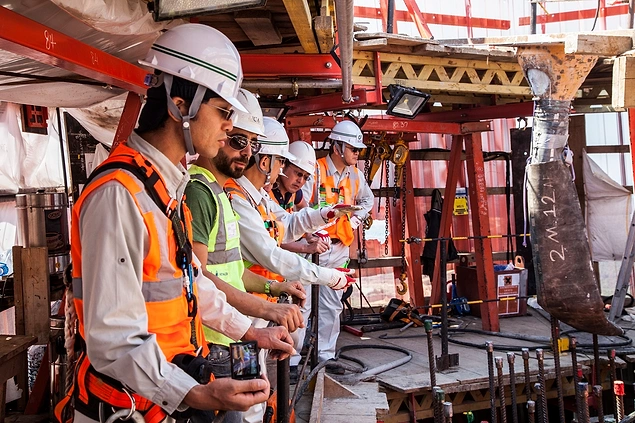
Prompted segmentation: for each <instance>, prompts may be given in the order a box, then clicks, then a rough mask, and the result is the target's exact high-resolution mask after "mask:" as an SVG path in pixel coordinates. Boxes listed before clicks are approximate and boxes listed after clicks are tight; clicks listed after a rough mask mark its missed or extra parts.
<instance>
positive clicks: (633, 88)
mask: <svg viewBox="0 0 635 423" xmlns="http://www.w3.org/2000/svg"><path fill="white" fill-rule="evenodd" d="M611 100H612V106H613V108H615V110H626V109H628V108H630V107H635V57H633V56H619V57H616V58H615V61H614V62H613V92H612V95H611Z"/></svg>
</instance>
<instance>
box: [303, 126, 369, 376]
mask: <svg viewBox="0 0 635 423" xmlns="http://www.w3.org/2000/svg"><path fill="white" fill-rule="evenodd" d="M329 139H330V141H331V148H330V150H329V154H328V156H326V157H323V158H321V159H319V160H318V161H317V172H316V175H315V178H313V179H312V180H310V181H309V182H308V183H307V184H305V185H304V187H303V191H304V195H305V198H307V200H308V201H309V205H311V206H312V207H328V206H330V205H333V204H339V203H345V204H355V205H357V206H361V210H357V211H355V212H353V215H352V216H351V217H350V218H349V217H348V215H346V216H342V217H340V218H339V219H337V221H336V223H335V224H334V225H331V226H329V227H328V228H326V230H327V231H328V233H329V236H330V238H331V246H330V248H329V250H328V251H326V252H324V253H322V254H320V265H322V266H327V267H334V268H342V267H344V268H345V267H347V266H348V263H349V261H350V256H349V255H350V249H349V246H350V245H351V244H352V242H353V239H354V231H355V229H357V227H358V226H359V225H360V224H361V223H362V222H363V221H364V219H365V218H366V217H367V216H368V213H370V211H371V209H372V207H373V202H374V198H373V192H372V191H371V189H370V187H369V186H368V184H367V183H366V179H365V178H364V174H363V173H362V171H361V170H359V169H357V167H356V166H355V165H356V164H357V160H358V159H359V152H360V151H361V150H362V149H363V148H365V147H366V145H365V144H364V143H363V135H362V131H361V130H360V129H359V127H358V126H357V124H356V123H355V122H352V121H349V120H344V121H342V122H338V123H337V124H336V125H335V126H334V127H333V130H332V131H331V133H330V135H329ZM342 293H343V291H332V290H330V289H322V290H320V305H319V316H320V317H319V321H318V328H319V334H318V340H319V341H318V343H319V345H318V355H319V360H320V361H325V360H329V359H331V358H334V357H335V345H336V343H337V338H338V336H339V333H340V314H341V312H342V302H341V299H342ZM327 371H332V372H341V371H340V369H338V368H337V367H335V366H329V365H327Z"/></svg>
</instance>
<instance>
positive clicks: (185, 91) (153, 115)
mask: <svg viewBox="0 0 635 423" xmlns="http://www.w3.org/2000/svg"><path fill="white" fill-rule="evenodd" d="M197 88H198V84H196V83H194V82H191V81H187V80H185V79H182V78H179V77H177V76H174V77H173V78H172V90H171V91H170V96H171V97H181V98H182V99H183V100H185V102H186V103H187V107H189V106H190V103H191V102H192V100H193V99H194V94H196V89H197ZM218 97H220V96H219V95H218V94H216V93H215V92H214V91H212V90H210V89H207V90H206V91H205V95H204V96H203V101H202V102H203V103H207V102H208V101H209V100H210V99H212V98H218ZM167 120H168V97H167V94H166V92H165V86H164V85H163V84H161V85H159V86H158V87H152V88H149V89H148V92H147V96H146V103H145V105H144V106H143V109H142V110H141V115H140V116H139V124H138V125H139V126H137V129H136V132H137V133H139V134H143V133H144V132H149V131H153V130H155V129H159V128H162V127H163V126H164V125H165V122H166V121H167Z"/></svg>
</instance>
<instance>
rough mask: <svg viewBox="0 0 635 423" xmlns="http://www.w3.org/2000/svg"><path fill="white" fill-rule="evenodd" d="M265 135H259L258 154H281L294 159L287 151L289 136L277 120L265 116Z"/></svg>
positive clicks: (288, 158)
mask: <svg viewBox="0 0 635 423" xmlns="http://www.w3.org/2000/svg"><path fill="white" fill-rule="evenodd" d="M263 123H264V125H265V136H264V137H262V136H259V137H258V141H259V142H260V145H261V147H260V151H259V152H258V154H262V155H273V156H282V157H284V158H285V159H287V160H295V156H294V155H293V154H291V153H289V136H288V135H287V131H286V130H285V129H284V126H282V124H281V123H280V122H278V121H277V120H275V119H273V118H270V117H267V116H265V117H264V118H263Z"/></svg>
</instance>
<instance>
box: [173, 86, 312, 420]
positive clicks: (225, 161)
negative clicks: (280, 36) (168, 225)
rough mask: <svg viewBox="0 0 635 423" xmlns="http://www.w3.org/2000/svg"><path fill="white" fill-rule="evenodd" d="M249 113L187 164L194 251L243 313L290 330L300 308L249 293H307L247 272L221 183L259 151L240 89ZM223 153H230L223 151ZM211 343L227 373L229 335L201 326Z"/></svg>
mask: <svg viewBox="0 0 635 423" xmlns="http://www.w3.org/2000/svg"><path fill="white" fill-rule="evenodd" d="M237 98H238V100H239V101H240V102H241V104H243V105H244V106H245V108H246V109H247V110H248V111H249V113H242V114H241V116H238V117H237V118H236V119H235V122H234V129H233V130H232V131H231V132H229V133H228V137H227V140H226V141H225V144H226V145H228V146H229V147H231V149H224V150H225V151H223V152H220V153H219V155H218V156H216V157H214V158H209V157H203V156H200V157H199V158H198V159H197V160H196V162H195V163H194V164H193V165H192V166H191V167H190V169H189V173H190V177H191V180H190V182H189V184H188V186H187V188H186V190H185V193H186V202H187V204H188V207H190V210H191V212H192V217H193V221H192V231H193V240H194V245H193V249H194V254H196V256H197V257H198V258H199V260H200V261H201V263H206V268H205V270H203V274H204V275H205V276H207V277H208V278H210V279H211V280H212V281H214V283H215V284H216V286H217V287H218V288H219V289H220V290H221V291H223V292H224V293H225V295H226V296H227V301H228V302H229V303H230V304H233V305H234V307H236V308H237V309H238V310H239V311H240V312H241V313H243V314H246V315H248V316H252V317H260V318H262V319H265V320H268V321H272V322H275V323H277V324H279V325H281V326H285V327H286V328H287V329H288V330H289V332H293V331H295V330H296V329H298V328H299V327H302V326H304V323H303V318H302V314H301V313H300V309H299V308H298V306H297V305H295V304H277V303H275V302H270V301H265V300H263V299H261V298H259V297H257V296H254V295H251V294H248V293H247V292H246V291H248V292H257V293H263V294H267V295H271V296H273V297H277V296H279V295H280V294H281V293H283V292H286V293H288V294H289V295H291V296H293V297H295V298H297V299H299V300H300V302H303V301H304V299H305V298H306V294H305V291H304V288H303V287H302V284H301V283H300V282H284V283H277V282H276V283H271V281H269V280H268V279H266V278H265V277H263V276H260V275H257V274H255V273H253V272H250V271H245V266H244V264H243V260H242V254H241V251H240V232H239V230H238V219H239V216H238V215H237V214H236V213H234V210H233V209H232V206H231V204H230V201H229V198H228V197H227V195H226V194H225V191H224V190H223V185H224V184H225V182H226V181H227V179H229V178H230V177H236V178H238V177H240V176H242V173H243V171H244V169H245V167H246V164H247V163H248V162H249V158H250V157H251V155H252V154H254V153H256V152H258V150H259V147H260V144H259V142H258V141H257V140H256V138H257V136H258V135H263V134H264V126H263V123H262V111H261V109H260V105H259V104H258V100H257V99H256V97H255V96H254V95H253V94H251V93H250V92H249V91H246V90H244V89H241V90H240V92H239V93H238V96H237ZM226 151H230V153H227V152H226ZM204 330H205V338H206V340H207V341H208V342H210V343H212V344H214V345H210V359H211V361H212V362H214V363H216V364H217V366H216V367H217V370H216V371H215V372H214V374H215V375H216V376H217V377H218V376H219V375H223V372H225V376H229V349H228V346H229V344H230V343H231V342H234V341H233V340H232V339H230V338H228V337H226V336H225V335H223V334H221V333H219V332H216V331H214V330H212V329H210V328H207V327H206V328H204ZM224 421H225V423H236V422H240V421H242V413H240V412H231V413H227V415H226V417H225V420H224Z"/></svg>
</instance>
